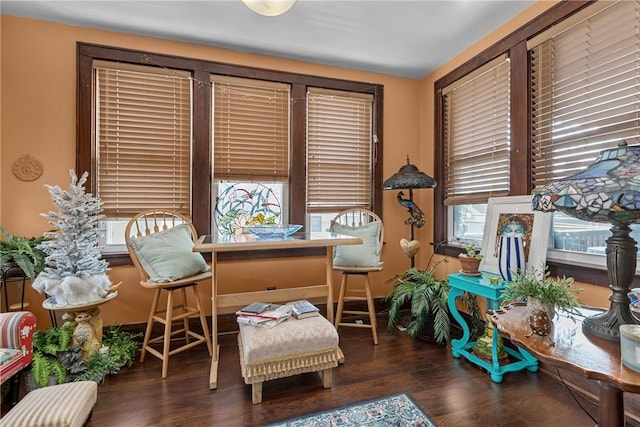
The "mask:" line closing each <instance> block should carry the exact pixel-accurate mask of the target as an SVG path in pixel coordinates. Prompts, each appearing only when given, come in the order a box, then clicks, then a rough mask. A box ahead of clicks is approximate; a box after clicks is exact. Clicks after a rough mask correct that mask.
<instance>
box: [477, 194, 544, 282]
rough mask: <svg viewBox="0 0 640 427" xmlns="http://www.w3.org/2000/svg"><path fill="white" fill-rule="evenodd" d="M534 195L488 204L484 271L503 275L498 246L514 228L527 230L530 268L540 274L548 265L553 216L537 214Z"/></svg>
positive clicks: (482, 265) (526, 246)
mask: <svg viewBox="0 0 640 427" xmlns="http://www.w3.org/2000/svg"><path fill="white" fill-rule="evenodd" d="M532 198H533V196H508V197H491V198H489V202H488V205H487V216H486V220H485V224H484V234H483V237H482V253H483V255H484V258H483V259H482V261H481V263H480V271H482V272H484V273H490V274H497V275H500V270H499V266H498V245H499V242H500V234H501V233H502V232H503V230H505V231H512V230H511V229H512V228H513V227H520V229H521V230H522V229H524V231H523V234H524V239H523V240H524V242H525V262H526V264H525V266H526V269H533V270H535V271H538V270H540V269H542V266H543V265H544V264H545V262H546V258H547V246H548V243H549V232H550V228H551V215H552V214H551V213H549V212H537V211H534V210H533V208H532V206H531V199H532ZM542 273H544V272H542Z"/></svg>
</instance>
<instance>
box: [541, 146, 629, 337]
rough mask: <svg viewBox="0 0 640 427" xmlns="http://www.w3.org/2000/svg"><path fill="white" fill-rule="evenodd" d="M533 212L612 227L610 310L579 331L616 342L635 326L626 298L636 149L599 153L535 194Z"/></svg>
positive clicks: (626, 147) (607, 252) (608, 264)
mask: <svg viewBox="0 0 640 427" xmlns="http://www.w3.org/2000/svg"><path fill="white" fill-rule="evenodd" d="M533 209H534V210H538V211H543V212H550V211H554V210H556V209H557V210H559V211H561V212H564V213H565V214H567V215H569V216H572V217H574V218H578V219H582V220H585V221H594V222H606V223H611V224H613V227H612V228H611V233H612V236H611V237H609V238H608V239H607V248H606V256H607V272H608V273H607V274H608V275H609V288H610V289H611V291H612V293H611V296H610V297H609V301H611V306H610V308H609V310H608V311H606V312H605V313H602V314H599V315H595V316H591V317H588V318H586V319H585V320H584V322H583V323H582V330H583V332H584V333H585V334H591V335H594V336H597V337H600V338H604V339H606V340H609V341H620V331H619V328H620V325H624V324H638V323H640V320H638V319H637V318H635V317H634V316H633V314H632V313H631V309H630V308H629V303H630V300H629V296H628V293H629V291H630V290H631V283H632V282H633V279H634V277H635V272H636V262H637V252H638V249H637V247H636V241H635V240H633V238H632V237H631V236H630V233H631V228H630V227H629V224H636V223H640V145H632V146H627V143H626V142H624V141H623V142H622V143H620V144H619V145H618V147H617V148H613V149H610V150H603V151H601V152H600V155H599V156H598V158H597V159H596V160H595V162H594V163H593V164H591V166H589V167H588V168H587V169H585V170H584V171H582V172H579V173H577V174H576V175H573V176H570V177H568V178H564V179H561V180H558V181H555V182H552V183H551V184H548V185H547V186H545V187H544V188H542V189H541V190H540V191H538V192H536V194H534V196H533Z"/></svg>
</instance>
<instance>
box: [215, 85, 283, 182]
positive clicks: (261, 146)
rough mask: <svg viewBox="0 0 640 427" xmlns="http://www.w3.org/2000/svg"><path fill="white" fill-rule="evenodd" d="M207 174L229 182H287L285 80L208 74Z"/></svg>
mask: <svg viewBox="0 0 640 427" xmlns="http://www.w3.org/2000/svg"><path fill="white" fill-rule="evenodd" d="M211 80H212V83H213V88H214V90H213V165H214V169H213V174H214V177H215V178H216V179H219V180H230V181H249V182H254V181H270V182H287V181H288V179H289V104H290V102H289V99H290V88H289V85H287V84H281V83H271V82H265V81H260V80H249V79H240V78H233V77H225V76H212V77H211Z"/></svg>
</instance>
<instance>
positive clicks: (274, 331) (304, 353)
mask: <svg viewBox="0 0 640 427" xmlns="http://www.w3.org/2000/svg"><path fill="white" fill-rule="evenodd" d="M239 326H240V332H239V333H238V346H239V349H240V367H241V369H242V376H243V377H244V382H245V383H246V384H252V395H251V400H252V401H253V403H260V402H262V383H263V382H264V381H269V380H273V379H276V378H284V377H288V376H291V375H297V374H302V373H305V372H318V371H319V372H320V375H321V376H322V385H323V386H324V388H330V387H331V369H332V368H334V367H336V366H338V360H339V359H340V358H341V357H342V352H341V350H340V349H339V348H338V333H337V332H336V329H335V327H334V326H333V325H332V324H331V322H329V321H328V320H327V319H325V318H324V317H323V316H316V317H309V318H306V319H301V320H298V319H294V318H291V319H289V320H287V321H285V322H282V323H281V324H279V325H277V326H275V327H273V328H271V329H268V328H261V327H258V326H252V325H243V324H241V325H239Z"/></svg>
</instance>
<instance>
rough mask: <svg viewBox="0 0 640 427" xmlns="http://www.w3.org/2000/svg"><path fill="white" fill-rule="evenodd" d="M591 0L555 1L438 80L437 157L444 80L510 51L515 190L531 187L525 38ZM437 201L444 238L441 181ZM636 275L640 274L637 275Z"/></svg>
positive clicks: (583, 271) (449, 250)
mask: <svg viewBox="0 0 640 427" xmlns="http://www.w3.org/2000/svg"><path fill="white" fill-rule="evenodd" d="M590 3H593V2H592V1H589V2H575V1H563V2H561V3H558V4H557V5H555V6H553V7H551V8H550V9H548V10H547V11H545V12H544V13H542V14H541V15H540V16H538V17H536V18H535V19H533V20H532V21H530V22H528V23H527V24H526V25H524V26H522V27H520V28H519V29H517V30H515V31H514V32H513V33H511V34H509V35H508V36H506V37H505V38H503V39H502V40H500V41H499V42H497V43H495V44H494V45H493V46H491V47H489V48H488V49H486V50H485V51H483V52H480V53H479V54H478V55H476V56H475V57H473V58H472V59H470V60H469V61H467V62H466V63H464V64H462V65H461V66H460V67H458V68H456V69H455V70H453V71H452V72H450V73H449V74H447V75H445V76H443V77H442V78H440V79H439V80H437V81H436V82H435V84H434V93H435V100H434V103H435V124H434V129H435V135H434V138H435V139H434V140H435V153H434V156H435V159H442V158H443V155H444V150H443V148H444V135H443V131H444V123H443V117H442V90H443V88H445V87H446V86H448V85H450V84H451V83H453V82H455V81H456V80H458V79H460V78H461V77H463V76H465V75H466V74H468V73H470V72H471V71H473V70H475V69H477V68H478V67H480V66H482V65H483V64H485V63H487V62H489V61H490V60H492V59H493V58H495V57H497V56H499V55H501V54H503V53H505V52H507V53H508V55H509V58H510V60H511V147H512V150H511V173H510V179H511V184H510V185H511V189H510V193H511V195H514V196H515V195H524V194H530V193H531V190H532V188H531V182H532V181H531V149H530V148H531V141H530V135H531V132H530V130H531V124H530V120H529V117H530V116H531V115H530V99H529V94H530V90H529V82H530V80H531V79H530V67H529V62H530V61H529V53H528V51H527V46H526V43H527V40H528V39H530V38H531V37H533V36H535V35H537V34H539V33H541V32H543V31H545V30H547V29H548V28H550V27H551V26H553V25H555V24H557V23H558V22H560V21H562V20H563V19H566V18H567V17H569V16H571V15H572V14H574V13H576V12H578V11H579V10H581V9H583V8H584V7H586V6H588V5H589V4H590ZM435 163H436V165H437V166H436V170H435V177H436V180H440V181H442V179H443V177H444V167H443V166H444V165H443V163H442V162H440V161H438V160H436V162H435ZM434 195H435V201H436V203H434V232H433V235H434V242H444V241H445V240H446V237H447V222H448V221H447V220H448V218H447V216H448V212H447V207H446V206H444V203H443V201H444V190H443V186H438V187H436V188H435V193H434ZM461 251H462V250H461V249H460V248H459V247H457V246H452V245H446V244H442V245H437V247H436V252H437V253H439V254H441V255H447V256H457V255H458V254H459V253H460V252H461ZM548 264H549V266H550V271H551V273H552V274H555V275H566V276H570V277H573V278H574V279H576V280H578V281H582V282H586V283H593V284H596V285H602V286H608V283H609V282H608V279H607V273H606V271H603V270H598V269H595V268H584V267H576V266H574V265H569V264H562V263H558V262H553V263H552V262H549V263H548ZM636 281H638V279H636Z"/></svg>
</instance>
